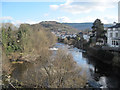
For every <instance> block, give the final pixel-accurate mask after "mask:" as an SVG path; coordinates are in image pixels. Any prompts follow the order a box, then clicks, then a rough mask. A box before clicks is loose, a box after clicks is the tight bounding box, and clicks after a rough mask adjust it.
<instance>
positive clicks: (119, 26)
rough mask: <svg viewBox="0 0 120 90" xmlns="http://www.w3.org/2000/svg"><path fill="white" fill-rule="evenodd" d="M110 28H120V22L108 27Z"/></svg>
mask: <svg viewBox="0 0 120 90" xmlns="http://www.w3.org/2000/svg"><path fill="white" fill-rule="evenodd" d="M108 28H120V23H117V24H116V25H114V26H111V27H108Z"/></svg>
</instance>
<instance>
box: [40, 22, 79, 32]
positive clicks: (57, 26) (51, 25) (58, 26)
mask: <svg viewBox="0 0 120 90" xmlns="http://www.w3.org/2000/svg"><path fill="white" fill-rule="evenodd" d="M39 24H40V25H42V26H43V27H45V28H47V29H50V30H52V31H67V32H71V33H77V32H79V30H77V29H75V28H74V27H72V26H70V25H65V24H62V23H58V22H55V21H44V22H40V23H39Z"/></svg>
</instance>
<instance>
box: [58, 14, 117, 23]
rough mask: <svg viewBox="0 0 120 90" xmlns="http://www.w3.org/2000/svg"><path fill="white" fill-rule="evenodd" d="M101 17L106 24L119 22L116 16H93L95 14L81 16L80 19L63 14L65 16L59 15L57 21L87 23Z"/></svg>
mask: <svg viewBox="0 0 120 90" xmlns="http://www.w3.org/2000/svg"><path fill="white" fill-rule="evenodd" d="M97 18H98V19H100V20H101V21H102V23H104V24H109V23H113V22H117V17H114V16H110V15H108V16H105V17H93V16H88V17H85V18H79V19H74V20H72V19H70V18H68V17H66V16H63V17H58V18H57V19H56V21H58V22H61V23H63V22H66V23H85V22H94V21H95V20H96V19H97Z"/></svg>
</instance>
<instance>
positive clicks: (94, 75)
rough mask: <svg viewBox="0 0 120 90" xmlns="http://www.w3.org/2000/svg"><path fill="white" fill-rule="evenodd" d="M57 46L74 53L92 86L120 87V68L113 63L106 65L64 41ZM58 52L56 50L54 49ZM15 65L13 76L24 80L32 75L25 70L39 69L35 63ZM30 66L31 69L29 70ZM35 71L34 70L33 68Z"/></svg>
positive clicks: (74, 57)
mask: <svg viewBox="0 0 120 90" xmlns="http://www.w3.org/2000/svg"><path fill="white" fill-rule="evenodd" d="M54 47H56V48H59V49H60V48H61V49H64V50H66V52H68V53H70V54H72V56H73V59H74V60H75V61H76V62H77V64H78V65H80V66H81V67H82V71H83V72H86V74H87V80H88V83H89V84H90V85H91V86H92V87H95V88H96V87H101V88H118V87H120V74H119V72H120V70H119V69H116V68H113V67H112V66H111V65H106V64H104V63H102V62H99V60H96V59H93V58H91V57H88V56H87V55H86V54H85V52H82V50H80V49H77V48H75V47H74V48H73V47H72V46H69V45H65V44H62V43H56V45H55V46H54ZM54 52H56V51H54ZM13 67H15V70H14V71H13V73H12V76H13V77H14V78H15V79H18V80H22V79H26V78H28V81H29V78H30V77H28V76H30V75H31V73H30V74H28V76H26V77H25V74H24V75H23V73H25V72H27V71H28V72H29V70H32V69H38V70H39V67H35V68H33V65H32V64H30V63H25V64H22V65H21V64H15V65H13ZM28 68H29V70H28ZM33 71H34V70H33Z"/></svg>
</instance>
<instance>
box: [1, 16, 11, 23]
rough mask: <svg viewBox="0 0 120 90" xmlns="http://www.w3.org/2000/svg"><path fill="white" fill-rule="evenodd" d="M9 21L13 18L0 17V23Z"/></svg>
mask: <svg viewBox="0 0 120 90" xmlns="http://www.w3.org/2000/svg"><path fill="white" fill-rule="evenodd" d="M9 20H13V18H12V17H10V16H6V17H0V21H1V22H4V21H9Z"/></svg>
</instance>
